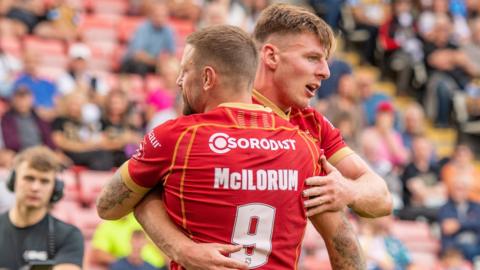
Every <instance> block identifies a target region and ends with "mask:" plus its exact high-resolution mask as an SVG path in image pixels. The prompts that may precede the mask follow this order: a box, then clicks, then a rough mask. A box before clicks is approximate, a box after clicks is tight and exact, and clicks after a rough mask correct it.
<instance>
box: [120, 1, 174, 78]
mask: <svg viewBox="0 0 480 270" xmlns="http://www.w3.org/2000/svg"><path fill="white" fill-rule="evenodd" d="M150 7H151V10H150V14H149V19H148V20H147V21H146V22H145V23H143V24H141V25H140V26H139V28H138V29H137V30H136V32H135V34H134V35H133V38H132V40H131V41H130V44H129V45H128V50H127V54H126V55H125V57H124V59H123V63H122V67H121V71H122V72H126V73H136V74H140V75H146V74H147V73H151V72H155V71H156V67H157V65H158V66H160V69H161V68H162V66H161V64H162V61H163V60H165V58H167V59H168V57H169V56H170V57H171V56H174V55H175V38H174V33H173V30H172V29H171V28H170V27H169V26H168V25H167V20H168V7H167V5H166V4H165V3H164V2H162V1H161V0H156V1H155V2H153V3H152V5H151V6H150Z"/></svg>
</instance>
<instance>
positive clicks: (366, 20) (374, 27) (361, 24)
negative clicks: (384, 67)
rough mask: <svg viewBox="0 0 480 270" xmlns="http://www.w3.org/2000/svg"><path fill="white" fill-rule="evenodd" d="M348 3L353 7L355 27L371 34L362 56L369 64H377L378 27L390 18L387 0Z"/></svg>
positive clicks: (355, 0) (365, 0)
mask: <svg viewBox="0 0 480 270" xmlns="http://www.w3.org/2000/svg"><path fill="white" fill-rule="evenodd" d="M348 5H349V6H350V8H351V9H352V13H353V18H354V20H355V29H358V30H366V31H367V32H368V34H369V35H368V40H367V41H366V42H365V45H364V46H363V52H362V56H363V57H364V60H366V61H367V62H368V63H369V64H371V65H375V50H376V49H377V46H376V44H377V37H378V29H379V27H380V25H382V24H383V23H384V22H385V20H386V19H387V18H388V4H387V1H385V0H380V1H368V0H349V1H348Z"/></svg>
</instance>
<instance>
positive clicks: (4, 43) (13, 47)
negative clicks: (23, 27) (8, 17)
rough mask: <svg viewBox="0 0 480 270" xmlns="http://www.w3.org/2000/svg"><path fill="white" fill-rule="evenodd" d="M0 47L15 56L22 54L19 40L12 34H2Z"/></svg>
mask: <svg viewBox="0 0 480 270" xmlns="http://www.w3.org/2000/svg"><path fill="white" fill-rule="evenodd" d="M0 48H1V49H2V50H3V51H5V52H7V53H9V54H12V55H14V56H16V57H20V56H21V55H22V45H21V43H20V41H19V40H18V39H17V38H16V37H14V36H4V37H1V38H0Z"/></svg>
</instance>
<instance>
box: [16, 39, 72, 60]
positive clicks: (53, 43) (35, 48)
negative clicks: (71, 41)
mask: <svg viewBox="0 0 480 270" xmlns="http://www.w3.org/2000/svg"><path fill="white" fill-rule="evenodd" d="M23 45H24V48H25V51H28V52H35V53H37V54H39V55H63V56H64V55H65V46H64V44H63V42H61V41H59V40H55V39H43V38H38V37H34V36H28V37H26V38H25V39H24V41H23Z"/></svg>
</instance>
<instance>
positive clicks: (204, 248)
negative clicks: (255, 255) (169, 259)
mask: <svg viewBox="0 0 480 270" xmlns="http://www.w3.org/2000/svg"><path fill="white" fill-rule="evenodd" d="M241 249H242V246H234V245H222V244H210V243H209V244H192V245H189V246H188V247H186V248H185V249H184V250H185V252H183V257H181V258H179V259H178V260H177V262H178V263H179V264H180V265H181V266H183V267H185V268H186V269H187V270H231V269H238V270H248V265H247V264H245V263H242V262H239V261H237V260H234V259H232V258H229V257H226V255H228V254H230V253H233V252H237V251H239V250H241Z"/></svg>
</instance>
